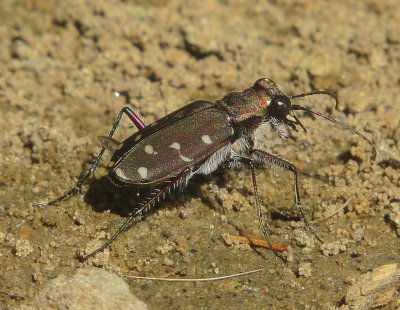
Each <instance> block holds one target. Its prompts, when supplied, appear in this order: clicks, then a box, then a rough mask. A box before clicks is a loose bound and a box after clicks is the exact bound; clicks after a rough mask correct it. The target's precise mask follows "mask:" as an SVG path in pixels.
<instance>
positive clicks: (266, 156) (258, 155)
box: [251, 149, 323, 243]
mask: <svg viewBox="0 0 400 310" xmlns="http://www.w3.org/2000/svg"><path fill="white" fill-rule="evenodd" d="M251 158H253V159H254V161H256V162H259V163H262V164H264V163H271V164H275V165H277V166H280V167H282V168H283V169H285V170H288V171H291V172H292V173H293V187H294V201H295V204H296V207H297V208H298V209H299V210H300V214H301V217H302V219H303V222H304V224H305V225H306V226H307V228H308V230H309V231H310V232H311V234H312V235H313V236H314V237H315V238H316V239H317V240H318V241H319V242H321V243H322V242H323V241H322V240H321V238H320V237H319V236H318V235H317V234H316V232H315V231H314V229H313V228H312V227H311V225H310V224H309V223H308V221H307V218H306V216H305V214H304V211H303V207H302V206H301V201H300V194H299V185H298V180H297V169H296V166H295V165H293V164H292V163H291V162H289V161H287V160H285V159H283V158H280V157H278V156H276V155H273V154H270V153H268V152H266V151H263V150H258V149H252V150H251Z"/></svg>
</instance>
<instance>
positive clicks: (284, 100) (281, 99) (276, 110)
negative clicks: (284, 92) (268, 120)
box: [268, 96, 292, 118]
mask: <svg viewBox="0 0 400 310" xmlns="http://www.w3.org/2000/svg"><path fill="white" fill-rule="evenodd" d="M291 106H292V104H291V101H290V99H289V97H287V96H276V97H273V98H272V100H271V103H270V104H269V109H268V110H269V113H270V115H272V116H275V117H277V118H285V117H286V115H288V114H289V112H290V109H291Z"/></svg>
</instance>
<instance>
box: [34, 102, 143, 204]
mask: <svg viewBox="0 0 400 310" xmlns="http://www.w3.org/2000/svg"><path fill="white" fill-rule="evenodd" d="M124 113H125V114H126V115H128V117H129V118H130V119H131V121H132V122H133V123H134V124H135V125H136V127H137V128H138V129H139V130H140V129H142V128H144V127H145V125H144V123H143V121H142V120H141V119H140V118H139V116H138V115H137V114H136V113H135V112H133V111H132V110H131V109H130V108H129V107H124V108H122V109H121V111H120V112H119V113H118V116H117V118H116V120H115V122H114V124H113V127H112V128H111V130H110V133H109V134H108V136H107V137H108V138H111V137H112V136H113V134H114V132H115V130H116V129H117V127H118V125H119V122H120V120H121V117H122V115H123V114H124ZM105 150H106V148H105V147H104V146H103V147H102V148H101V150H100V152H99V154H98V155H97V157H96V158H95V160H94V162H93V164H92V166H91V167H90V169H89V170H88V171H87V172H86V174H84V175H83V177H81V178H80V179H79V181H78V182H77V183H76V184H75V186H74V187H72V188H70V189H69V190H68V191H67V192H66V193H65V194H64V195H62V196H60V197H58V198H56V199H54V200H51V201H49V202H45V203H36V204H33V206H34V207H47V206H51V205H54V204H56V203H58V202H60V201H63V200H65V199H67V198H69V197H71V196H72V195H74V194H76V193H78V192H79V189H80V188H81V186H82V185H83V183H85V181H86V180H87V179H88V178H89V177H90V176H91V175H92V174H93V173H94V171H95V170H96V168H97V166H98V165H99V163H100V160H101V157H102V156H103V154H104V151H105Z"/></svg>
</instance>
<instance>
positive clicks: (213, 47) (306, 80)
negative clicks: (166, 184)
mask: <svg viewBox="0 0 400 310" xmlns="http://www.w3.org/2000/svg"><path fill="white" fill-rule="evenodd" d="M349 3H351V4H349ZM399 25H400V2H398V1H395V0H393V1H391V0H386V1H374V0H371V1H318V2H316V1H315V2H314V1H279V0H278V1H230V0H225V1H222V0H221V1H212V0H206V1H183V0H181V1H179V0H176V1H175V0H170V1H158V0H153V1H151V0H149V1H144V0H143V1H141V0H136V1H135V0H126V1H117V0H110V1H89V0H87V1H84V0H74V1H43V0H21V1H13V0H2V1H1V7H0V66H1V70H0V117H1V122H0V130H1V138H0V148H1V151H0V167H1V171H0V244H1V248H0V262H1V263H0V303H1V304H2V305H4V306H5V307H10V308H14V307H17V306H19V305H21V304H24V303H29V301H30V300H31V299H32V298H33V297H34V296H35V295H37V294H38V292H39V291H41V290H42V289H43V288H44V287H45V286H46V285H47V284H48V283H49V281H50V280H52V279H54V278H57V277H58V276H60V275H66V276H67V277H69V276H71V275H73V274H74V273H75V272H76V270H77V269H80V268H85V267H86V266H92V265H94V266H97V267H102V268H105V269H107V270H111V271H113V272H118V273H119V274H121V273H128V272H129V273H131V274H135V275H147V276H169V277H181V278H185V277H191V278H193V277H214V276H217V275H225V274H231V273H236V272H240V271H246V270H252V269H257V268H263V269H264V271H263V272H261V273H257V274H253V275H249V276H246V277H241V278H235V279H231V280H226V281H219V282H212V283H161V282H155V281H143V280H131V279H129V280H126V281H128V283H129V287H130V290H131V292H132V293H133V294H135V295H136V296H137V297H138V298H139V299H141V300H142V301H144V302H145V303H146V304H147V305H148V306H149V307H150V309H218V308H222V307H229V308H231V309H265V308H271V307H273V308H275V309H319V308H320V307H321V306H324V307H325V308H326V309H328V308H334V307H345V304H346V301H345V299H344V296H345V295H346V292H347V291H348V289H349V287H350V286H351V285H352V284H354V283H355V282H356V281H357V280H358V279H360V277H361V275H362V274H364V273H365V272H367V271H369V270H372V269H374V268H376V267H378V266H382V265H385V264H389V263H396V262H400V243H399V232H400V231H399V229H400V228H399V225H400V202H399V201H400V200H399V199H400V190H399V185H400V180H399V169H400V154H399V150H400V126H399V120H400V97H399V91H400V74H399V72H400V27H399ZM260 77H269V78H271V79H273V80H274V81H276V82H277V84H278V85H279V86H280V87H281V88H282V89H283V90H285V92H287V93H290V94H297V93H301V92H305V91H310V90H312V89H328V90H332V91H336V93H337V95H338V97H339V100H340V108H339V111H334V109H333V106H334V102H333V100H331V99H329V98H327V97H321V96H320V97H314V98H309V99H307V100H305V99H304V100H302V101H301V104H302V105H306V106H311V107H313V108H314V109H316V110H319V111H322V112H324V113H333V116H334V117H335V118H337V119H338V120H341V121H344V122H347V123H349V124H350V125H351V126H353V127H355V128H356V129H358V130H359V131H361V132H363V133H364V134H365V135H366V136H368V137H369V138H370V139H372V140H373V141H374V143H375V144H376V148H377V150H378V156H377V159H376V160H375V161H371V160H370V157H371V147H370V146H369V145H367V144H366V143H365V142H363V141H362V140H360V139H359V138H357V137H356V136H354V135H352V134H351V133H350V132H349V131H344V130H341V129H338V128H337V127H335V126H333V125H332V124H331V123H329V122H327V121H324V120H323V119H321V118H314V117H310V116H309V115H299V116H301V120H302V122H303V123H304V125H305V126H306V127H307V129H308V133H307V134H304V133H293V135H292V136H291V137H290V138H289V139H288V140H287V141H282V140H281V139H280V138H279V137H278V136H277V134H276V132H271V133H270V134H269V135H268V136H266V137H265V141H263V142H261V144H263V146H264V147H265V148H267V149H269V150H270V151H273V152H275V153H277V154H280V155H281V156H283V157H284V158H287V159H288V160H290V161H292V162H294V163H295V164H296V166H297V167H298V169H299V171H300V192H301V196H302V200H303V204H304V208H305V212H306V215H307V217H308V219H309V221H310V222H312V223H313V227H315V229H316V231H317V232H318V234H319V235H320V236H321V237H322V238H323V240H324V243H323V244H320V243H318V242H316V241H315V240H314V239H313V237H312V236H311V235H310V233H309V232H308V231H307V229H305V228H304V225H303V223H302V222H301V221H299V216H298V214H297V212H296V210H293V209H290V208H291V206H292V204H293V202H292V176H291V175H290V173H287V172H285V171H281V170H277V169H269V168H265V169H259V170H258V175H257V176H258V182H259V189H260V192H261V196H262V203H263V205H264V206H265V207H266V212H267V214H268V216H269V217H270V220H269V223H270V226H271V229H272V231H273V235H272V240H273V241H276V242H281V243H284V244H287V245H289V246H290V250H289V253H288V254H287V257H288V259H289V263H288V266H285V265H284V264H283V263H282V261H281V260H279V259H278V258H276V256H275V255H274V254H273V253H272V252H270V251H268V250H264V249H259V250H258V251H255V250H254V249H251V248H249V247H247V246H228V245H227V244H225V242H224V241H223V238H222V236H223V234H225V233H233V234H238V233H242V234H245V235H247V236H254V237H257V236H258V237H259V236H260V232H259V230H258V226H257V220H256V214H255V211H254V208H253V206H254V199H253V197H252V186H251V180H250V176H249V174H248V173H246V172H243V171H231V170H227V169H220V170H218V171H217V172H216V173H214V174H213V175H212V176H206V177H198V178H195V179H193V180H192V181H191V182H190V184H189V186H188V188H187V189H186V190H185V191H184V192H183V193H182V194H176V195H174V196H173V197H172V198H170V199H167V200H166V201H165V202H163V203H162V204H160V205H159V207H160V208H159V209H158V210H157V211H155V212H154V213H153V214H151V215H149V216H148V217H147V218H146V219H145V220H144V221H141V222H139V223H137V224H135V225H134V226H132V227H131V228H130V229H129V230H128V231H127V232H125V233H124V234H123V235H122V236H121V237H120V238H119V239H118V240H117V241H116V242H115V243H114V244H113V245H112V246H111V247H110V248H109V249H107V250H106V251H105V252H104V253H103V254H100V255H98V256H96V257H95V258H94V259H92V260H90V261H89V262H86V263H84V264H82V263H81V262H80V261H79V260H78V259H77V257H78V256H79V255H81V254H83V253H87V252H88V251H90V250H91V249H94V248H95V247H96V246H99V245H100V244H101V242H102V241H104V238H106V237H108V236H110V234H112V233H113V232H114V231H115V230H116V229H117V227H118V226H119V225H120V223H122V221H123V217H124V216H126V214H127V213H128V212H129V211H130V210H131V209H132V208H134V206H135V204H136V202H137V200H136V198H135V197H136V191H133V190H132V189H129V188H123V189H121V188H116V187H114V186H112V185H111V183H110V182H109V181H108V179H107V178H106V177H105V175H106V169H105V165H106V163H107V159H109V154H108V155H107V156H106V157H105V160H104V161H103V166H102V167H100V168H99V169H98V170H97V171H96V176H95V177H94V178H91V180H90V182H88V183H87V184H86V185H85V186H84V187H83V190H82V193H81V194H80V195H77V196H75V197H73V198H71V199H70V200H68V201H65V202H63V203H60V204H59V205H57V206H52V207H48V208H35V207H32V203H34V202H42V201H46V199H48V198H55V197H57V196H58V195H60V194H62V193H64V192H65V190H66V189H68V188H69V187H70V186H72V185H73V184H74V182H75V181H76V179H77V177H78V176H79V175H80V174H81V173H82V172H83V171H84V170H85V169H87V168H88V167H89V165H90V162H91V160H92V159H93V158H94V156H95V154H96V153H97V152H98V151H99V142H98V140H97V136H99V135H105V134H107V133H108V131H109V129H110V127H111V125H112V122H113V120H114V118H115V117H116V115H117V113H118V111H119V110H120V108H121V107H122V106H123V105H124V104H125V102H124V101H123V99H122V98H119V99H117V98H115V97H114V96H113V91H114V90H129V91H130V95H131V98H132V100H131V103H132V104H133V105H134V106H135V107H136V108H138V109H140V111H141V113H142V115H143V116H144V119H145V120H146V122H147V123H150V122H152V121H154V120H156V119H157V118H160V117H162V116H164V115H166V114H168V113H170V112H172V111H174V110H176V109H177V108H179V107H182V106H183V105H185V104H187V103H189V102H191V101H193V100H196V99H206V100H211V101H214V100H216V99H219V98H221V97H222V96H223V95H224V94H226V93H227V92H229V91H231V90H243V89H245V88H247V87H249V86H251V85H252V84H253V83H254V81H255V80H256V79H258V78H260ZM133 132H134V129H133V128H131V127H129V122H128V121H127V120H126V119H125V120H124V121H123V122H122V126H121V129H119V130H118V133H117V136H116V137H117V138H119V139H122V138H123V137H127V136H129V135H130V134H132V133H133ZM288 210H293V212H294V213H293V214H289V215H288V214H287V212H288ZM271 217H272V218H271ZM104 286H105V287H107V283H104ZM399 303H400V301H399V300H398V299H397V300H395V299H394V300H391V303H390V304H388V305H386V307H387V308H394V307H396V305H397V306H399Z"/></svg>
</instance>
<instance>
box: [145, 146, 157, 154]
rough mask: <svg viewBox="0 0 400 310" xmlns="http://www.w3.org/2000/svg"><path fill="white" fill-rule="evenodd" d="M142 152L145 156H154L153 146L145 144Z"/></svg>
mask: <svg viewBox="0 0 400 310" xmlns="http://www.w3.org/2000/svg"><path fill="white" fill-rule="evenodd" d="M144 151H145V152H146V153H147V154H156V152H154V148H153V146H152V145H150V144H146V146H145V147H144Z"/></svg>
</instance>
